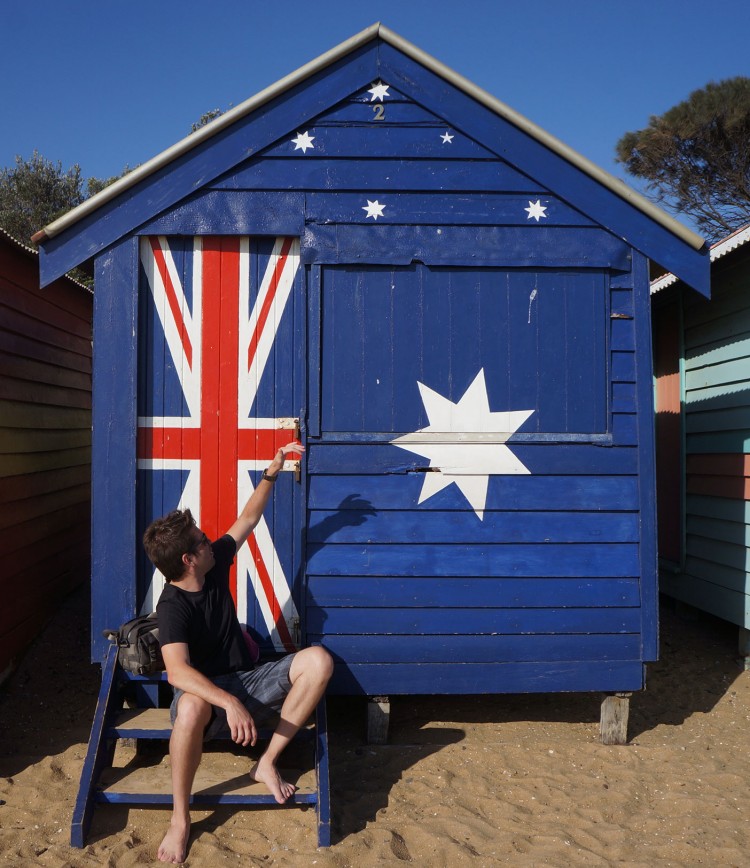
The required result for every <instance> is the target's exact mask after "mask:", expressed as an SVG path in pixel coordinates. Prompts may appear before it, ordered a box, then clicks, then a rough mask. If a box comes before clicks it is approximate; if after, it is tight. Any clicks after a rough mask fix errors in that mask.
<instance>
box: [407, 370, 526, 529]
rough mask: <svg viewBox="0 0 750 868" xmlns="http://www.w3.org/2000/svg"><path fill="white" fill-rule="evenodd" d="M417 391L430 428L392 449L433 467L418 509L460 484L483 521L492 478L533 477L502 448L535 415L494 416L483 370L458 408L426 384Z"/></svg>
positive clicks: (428, 475)
mask: <svg viewBox="0 0 750 868" xmlns="http://www.w3.org/2000/svg"><path fill="white" fill-rule="evenodd" d="M417 385H418V386H419V391H420V394H421V396H422V403H423V404H424V408H425V411H426V413H427V418H428V419H429V420H430V424H429V425H428V426H427V427H426V428H420V430H419V431H415V432H414V433H413V434H405V435H404V436H403V437H397V438H396V439H395V440H392V441H391V443H393V445H394V446H398V447H399V449H405V450H406V451H407V452H414V453H416V454H417V455H422V456H424V457H425V458H428V459H429V461H430V468H431V471H432V472H429V473H425V475H424V482H423V483H422V491H421V492H420V494H419V503H423V502H424V501H425V500H427V498H428V497H432V495H433V494H437V493H438V492H439V491H442V490H443V489H444V488H447V487H448V486H449V485H450V484H451V483H452V482H455V483H456V485H457V486H458V487H459V488H460V490H461V492H462V493H463V495H464V497H465V498H466V499H467V500H468V501H469V503H470V504H471V507H472V509H473V510H474V512H475V513H476V514H477V516H478V517H479V519H480V520H481V519H483V518H484V507H485V504H486V503H487V487H488V484H489V478H490V476H493V475H498V474H503V475H509V474H521V473H529V470H528V468H526V466H525V465H523V464H522V463H521V462H520V461H519V460H518V459H517V458H516V456H515V455H514V454H513V453H512V452H511V451H510V449H509V448H508V447H507V446H504V445H503V444H504V443H505V441H506V440H507V439H508V438H509V437H510V436H511V435H512V434H514V433H515V432H516V431H517V430H518V429H519V428H520V427H521V425H523V423H524V422H525V421H526V420H527V419H528V418H529V416H531V414H532V413H533V412H534V411H533V410H514V411H505V412H492V411H491V410H490V406H489V399H488V397H487V386H486V384H485V381H484V369H481V370H480V371H479V373H478V374H477V375H476V377H475V378H474V382H473V383H472V384H471V385H470V386H469V388H468V389H467V390H466V391H465V392H464V394H463V396H462V397H461V398H460V399H459V401H458V403H455V404H454V403H453V401H451V400H450V399H448V398H445V397H443V396H442V395H440V394H438V393H437V392H435V391H433V390H432V389H430V388H428V387H427V386H425V385H424V384H423V383H417ZM426 435H433V437H430V436H426ZM434 435H442V436H440V437H439V438H438V437H435V436H434ZM467 435H475V436H474V437H471V436H467ZM478 435H485V436H484V437H482V436H478ZM487 435H494V436H491V437H488V436H487Z"/></svg>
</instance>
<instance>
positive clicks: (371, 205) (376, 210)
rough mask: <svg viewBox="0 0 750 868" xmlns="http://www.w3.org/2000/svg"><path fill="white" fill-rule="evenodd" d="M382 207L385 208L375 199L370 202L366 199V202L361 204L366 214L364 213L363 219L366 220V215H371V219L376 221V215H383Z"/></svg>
mask: <svg viewBox="0 0 750 868" xmlns="http://www.w3.org/2000/svg"><path fill="white" fill-rule="evenodd" d="M383 208H385V204H383V205H381V204H380V202H378V200H377V199H376V200H375V201H374V202H371V201H370V200H369V199H368V200H367V204H366V205H363V206H362V210H363V211H367V214H365V220H367V218H368V217H372V219H373V220H374V221H375V222H376V223H377V221H378V217H385V214H383Z"/></svg>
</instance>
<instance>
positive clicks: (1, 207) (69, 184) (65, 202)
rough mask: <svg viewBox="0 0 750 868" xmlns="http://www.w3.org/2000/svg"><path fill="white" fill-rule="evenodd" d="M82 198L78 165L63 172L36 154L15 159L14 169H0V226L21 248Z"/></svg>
mask: <svg viewBox="0 0 750 868" xmlns="http://www.w3.org/2000/svg"><path fill="white" fill-rule="evenodd" d="M85 198H86V193H85V185H84V180H83V177H82V175H81V167H80V166H79V165H77V164H76V165H75V166H72V167H71V168H70V169H68V170H67V171H63V168H62V164H61V163H60V161H59V160H58V162H57V163H53V162H51V161H50V160H47V159H45V158H44V157H43V156H41V154H39V153H38V152H37V151H34V153H33V154H32V156H31V159H30V160H24V159H23V158H22V157H20V156H19V157H16V165H15V167H14V168H4V169H0V226H2V228H3V229H5V231H6V232H8V233H10V234H11V235H12V236H13V237H14V238H17V239H18V240H19V241H21V242H23V243H24V244H31V243H32V242H31V236H32V235H33V234H34V233H35V232H36V231H37V230H39V229H41V228H42V227H43V226H46V225H47V224H48V223H51V222H52V221H53V220H56V219H57V218H58V217H61V216H62V215H63V214H65V212H66V211H70V209H71V208H75V206H76V205H80V203H81V202H83V200H84V199H85Z"/></svg>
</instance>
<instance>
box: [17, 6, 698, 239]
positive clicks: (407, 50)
mask: <svg viewBox="0 0 750 868" xmlns="http://www.w3.org/2000/svg"><path fill="white" fill-rule="evenodd" d="M376 38H380V39H382V40H383V41H385V42H387V43H389V44H390V45H392V46H394V47H395V48H397V49H399V50H400V51H402V52H403V53H404V54H406V55H407V56H408V57H411V58H412V59H413V60H415V61H417V62H418V63H421V64H422V65H423V66H425V67H426V68H427V69H429V70H431V71H432V72H434V73H435V74H436V75H439V76H441V77H442V78H444V79H445V80H446V81H448V82H450V83H451V84H453V85H455V86H456V87H458V88H459V89H461V90H463V91H464V92H465V93H467V94H468V95H469V96H471V97H473V98H474V99H475V100H477V102H479V103H481V104H483V105H485V106H487V107H488V108H490V109H491V110H492V111H494V112H495V113H496V114H498V115H500V116H501V117H502V118H504V119H506V120H508V121H509V122H510V123H512V124H514V125H515V126H517V127H518V128H519V129H521V130H523V131H524V132H526V133H528V135H530V136H532V137H533V138H535V139H537V140H538V141H540V142H541V143H542V144H544V145H545V146H546V147H548V148H549V149H550V150H552V151H554V152H556V153H557V154H559V155H560V156H561V157H564V158H565V159H566V160H568V161H569V162H570V163H572V164H573V165H574V166H576V167H577V168H579V169H581V170H582V171H583V172H585V173H586V174H588V175H590V176H591V177H593V178H594V179H595V180H597V181H598V182H599V183H601V184H602V185H603V186H605V187H607V188H609V189H610V190H611V191H612V192H614V193H616V194H617V195H618V196H620V197H621V198H623V199H625V200H626V201H627V202H629V203H630V204H631V205H633V206H634V207H635V208H637V209H639V210H640V211H642V212H644V213H645V214H646V215H647V216H649V217H650V218H651V219H652V220H654V221H655V222H657V223H660V224H661V225H662V226H664V228H666V229H667V230H669V231H670V232H672V234H674V235H676V236H677V237H678V238H680V239H681V240H682V241H684V242H686V243H687V244H689V245H690V246H691V247H693V248H695V249H696V250H700V249H701V248H702V247H703V246H704V244H705V242H704V240H703V238H701V236H700V235H697V234H696V233H695V232H693V231H692V230H691V229H688V228H687V227H686V226H683V224H682V223H680V222H679V221H678V220H676V219H675V218H674V217H672V216H671V215H670V214H667V213H666V212H665V211H662V209H661V208H659V207H658V206H656V205H654V203H653V202H650V201H649V200H648V199H646V198H645V197H644V196H641V194H640V193H637V192H636V191H635V190H633V189H631V188H630V187H628V185H627V184H625V183H624V182H623V181H621V180H619V179H618V178H615V177H614V176H613V175H610V174H609V172H605V171H604V169H602V168H600V167H599V166H597V165H595V164H594V163H592V162H591V161H590V160H588V159H586V157H584V156H582V155H581V154H579V153H578V152H577V151H574V150H573V149H572V148H569V147H568V146H567V145H565V144H563V142H561V141H560V140H559V139H557V138H555V137H554V136H552V135H550V134H549V133H548V132H546V131H545V130H543V129H542V128H541V127H539V126H537V125H536V124H534V123H532V121H530V120H528V118H525V117H524V116H523V115H521V114H519V113H518V112H516V111H514V110H513V109H512V108H510V107H509V106H507V105H505V103H503V102H501V101H500V100H499V99H496V98H495V97H494V96H492V95H491V94H489V93H487V91H485V90H483V89H482V88H480V87H477V85H475V84H473V83H472V82H470V81H469V80H468V79H466V78H464V77H463V76H462V75H459V73H457V72H454V71H453V70H452V69H450V68H449V67H447V66H445V64H443V63H441V62H440V61H439V60H436V59H435V58H434V57H432V56H430V55H429V54H426V53H425V52H424V51H422V50H421V49H420V48H417V46H415V45H413V44H412V43H411V42H408V41H407V40H406V39H403V38H402V37H401V36H399V35H398V34H397V33H394V32H393V31H392V30H390V29H389V28H387V27H385V26H384V25H382V24H380V23H377V24H372V25H371V26H370V27H367V28H365V29H364V30H362V31H361V32H360V33H358V34H356V35H355V36H352V37H351V38H350V39H347V40H346V41H345V42H342V43H341V44H340V45H337V46H336V47H335V48H332V49H331V50H330V51H327V52H325V54H321V55H320V57H318V58H316V59H315V60H312V61H310V62H309V63H307V64H305V65H304V66H301V67H300V68H299V69H297V70H296V71H295V72H292V73H290V74H289V75H287V76H285V77H284V78H282V79H280V80H279V81H277V82H276V83H275V84H272V85H271V86H270V87H267V88H265V90H262V91H261V92H260V93H258V94H256V95H255V96H253V97H250V99H248V100H246V101H245V102H243V103H241V104H240V105H238V106H236V107H235V108H233V109H230V110H229V111H228V112H226V113H225V114H223V115H221V116H220V117H218V118H216V119H215V120H213V121H211V123H209V124H206V126H204V127H201V128H200V129H199V130H197V131H196V132H194V133H191V134H190V135H189V136H187V137H186V138H184V139H182V141H180V142H177V144H175V145H173V146H172V147H171V148H168V149H167V150H166V151H162V153H161V154H158V155H157V156H156V157H153V158H152V159H151V160H149V161H148V162H146V163H144V164H143V165H141V166H139V167H138V168H137V169H134V170H133V171H132V172H130V173H129V174H128V175H126V176H125V177H124V178H120V179H119V180H118V181H115V183H114V184H111V185H110V186H109V187H106V188H105V189H104V190H102V191H101V192H100V193H97V194H96V196H92V197H91V198H90V199H87V200H86V201H85V202H83V203H82V204H81V205H79V206H78V207H77V208H74V209H73V210H72V211H69V212H68V213H67V214H64V215H63V216H62V217H60V218H59V219H58V220H55V221H53V222H52V223H50V224H49V225H48V226H45V227H44V229H42V230H41V231H40V232H37V233H36V235H34V238H33V240H34V241H37V242H41V241H44V240H45V239H47V238H53V237H54V236H55V235H59V234H60V233H61V232H63V231H65V230H66V229H68V228H69V227H71V226H73V225H74V224H75V223H77V222H78V221H79V220H81V219H82V218H83V217H86V216H87V215H89V214H91V213H93V212H94V211H96V210H97V209H98V208H100V207H101V206H102V205H104V204H105V203H106V202H109V201H110V200H112V199H114V198H115V197H116V196H119V195H120V193H122V192H124V191H125V190H127V189H129V188H130V187H132V186H134V185H135V184H137V183H138V182H139V181H141V180H143V179H144V178H146V177H148V176H149V175H151V174H153V173H154V172H156V171H158V170H159V169H161V168H162V167H164V166H166V165H168V164H169V163H171V162H172V161H173V160H176V159H177V158H178V157H180V156H182V155H183V154H185V153H186V152H187V151H190V150H192V149H193V148H195V147H197V146H198V145H199V144H201V143H202V142H205V141H206V140H207V139H210V138H211V137H212V136H215V135H216V134H217V133H219V132H221V130H223V129H225V128H226V127H228V126H230V125H231V124H233V123H234V122H235V121H236V120H238V119H239V118H242V117H244V116H245V115H247V114H249V113H250V112H252V111H255V110H256V109H257V108H259V107H260V106H262V105H264V104H265V103H267V102H269V101H270V100H272V99H274V98H275V97H277V96H279V95H280V94H282V93H284V92H285V91H286V90H288V89H289V88H291V87H293V86H294V85H296V84H299V83H300V82H301V81H304V80H305V79H306V78H309V77H310V76H311V75H313V74H314V73H316V72H319V71H320V70H321V69H324V68H325V67H327V66H330V65H331V64H332V63H334V62H336V61H337V60H339V59H340V58H342V57H344V56H345V55H347V54H350V53H351V52H352V51H354V50H355V49H357V48H359V47H360V46H362V45H365V44H366V43H368V42H371V41H372V40H373V39H376Z"/></svg>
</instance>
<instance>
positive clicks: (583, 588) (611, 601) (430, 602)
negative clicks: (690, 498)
mask: <svg viewBox="0 0 750 868" xmlns="http://www.w3.org/2000/svg"><path fill="white" fill-rule="evenodd" d="M373 600H378V601H379V605H381V606H383V607H384V608H399V607H403V608H410V607H414V606H432V607H439V606H442V607H447V608H453V607H455V606H456V604H457V602H461V601H467V602H468V601H470V602H471V603H472V605H474V606H487V607H495V608H501V607H510V608H519V607H522V606H523V607H526V608H529V609H537V608H546V607H556V606H575V607H585V606H592V607H594V608H599V607H601V608H608V607H615V608H616V607H622V606H638V604H639V603H640V590H639V587H638V579H636V578H630V579H611V578H603V577H597V578H587V579H581V578H571V579H554V578H541V579H529V578H526V579H514V578H508V577H499V578H498V577H493V578H483V579H476V578H474V579H467V578H440V579H435V578H431V577H409V578H399V577H394V576H386V577H379V576H317V575H309V576H308V579H307V605H308V606H320V607H321V608H326V607H335V606H353V607H358V606H368V605H372V601H373Z"/></svg>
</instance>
